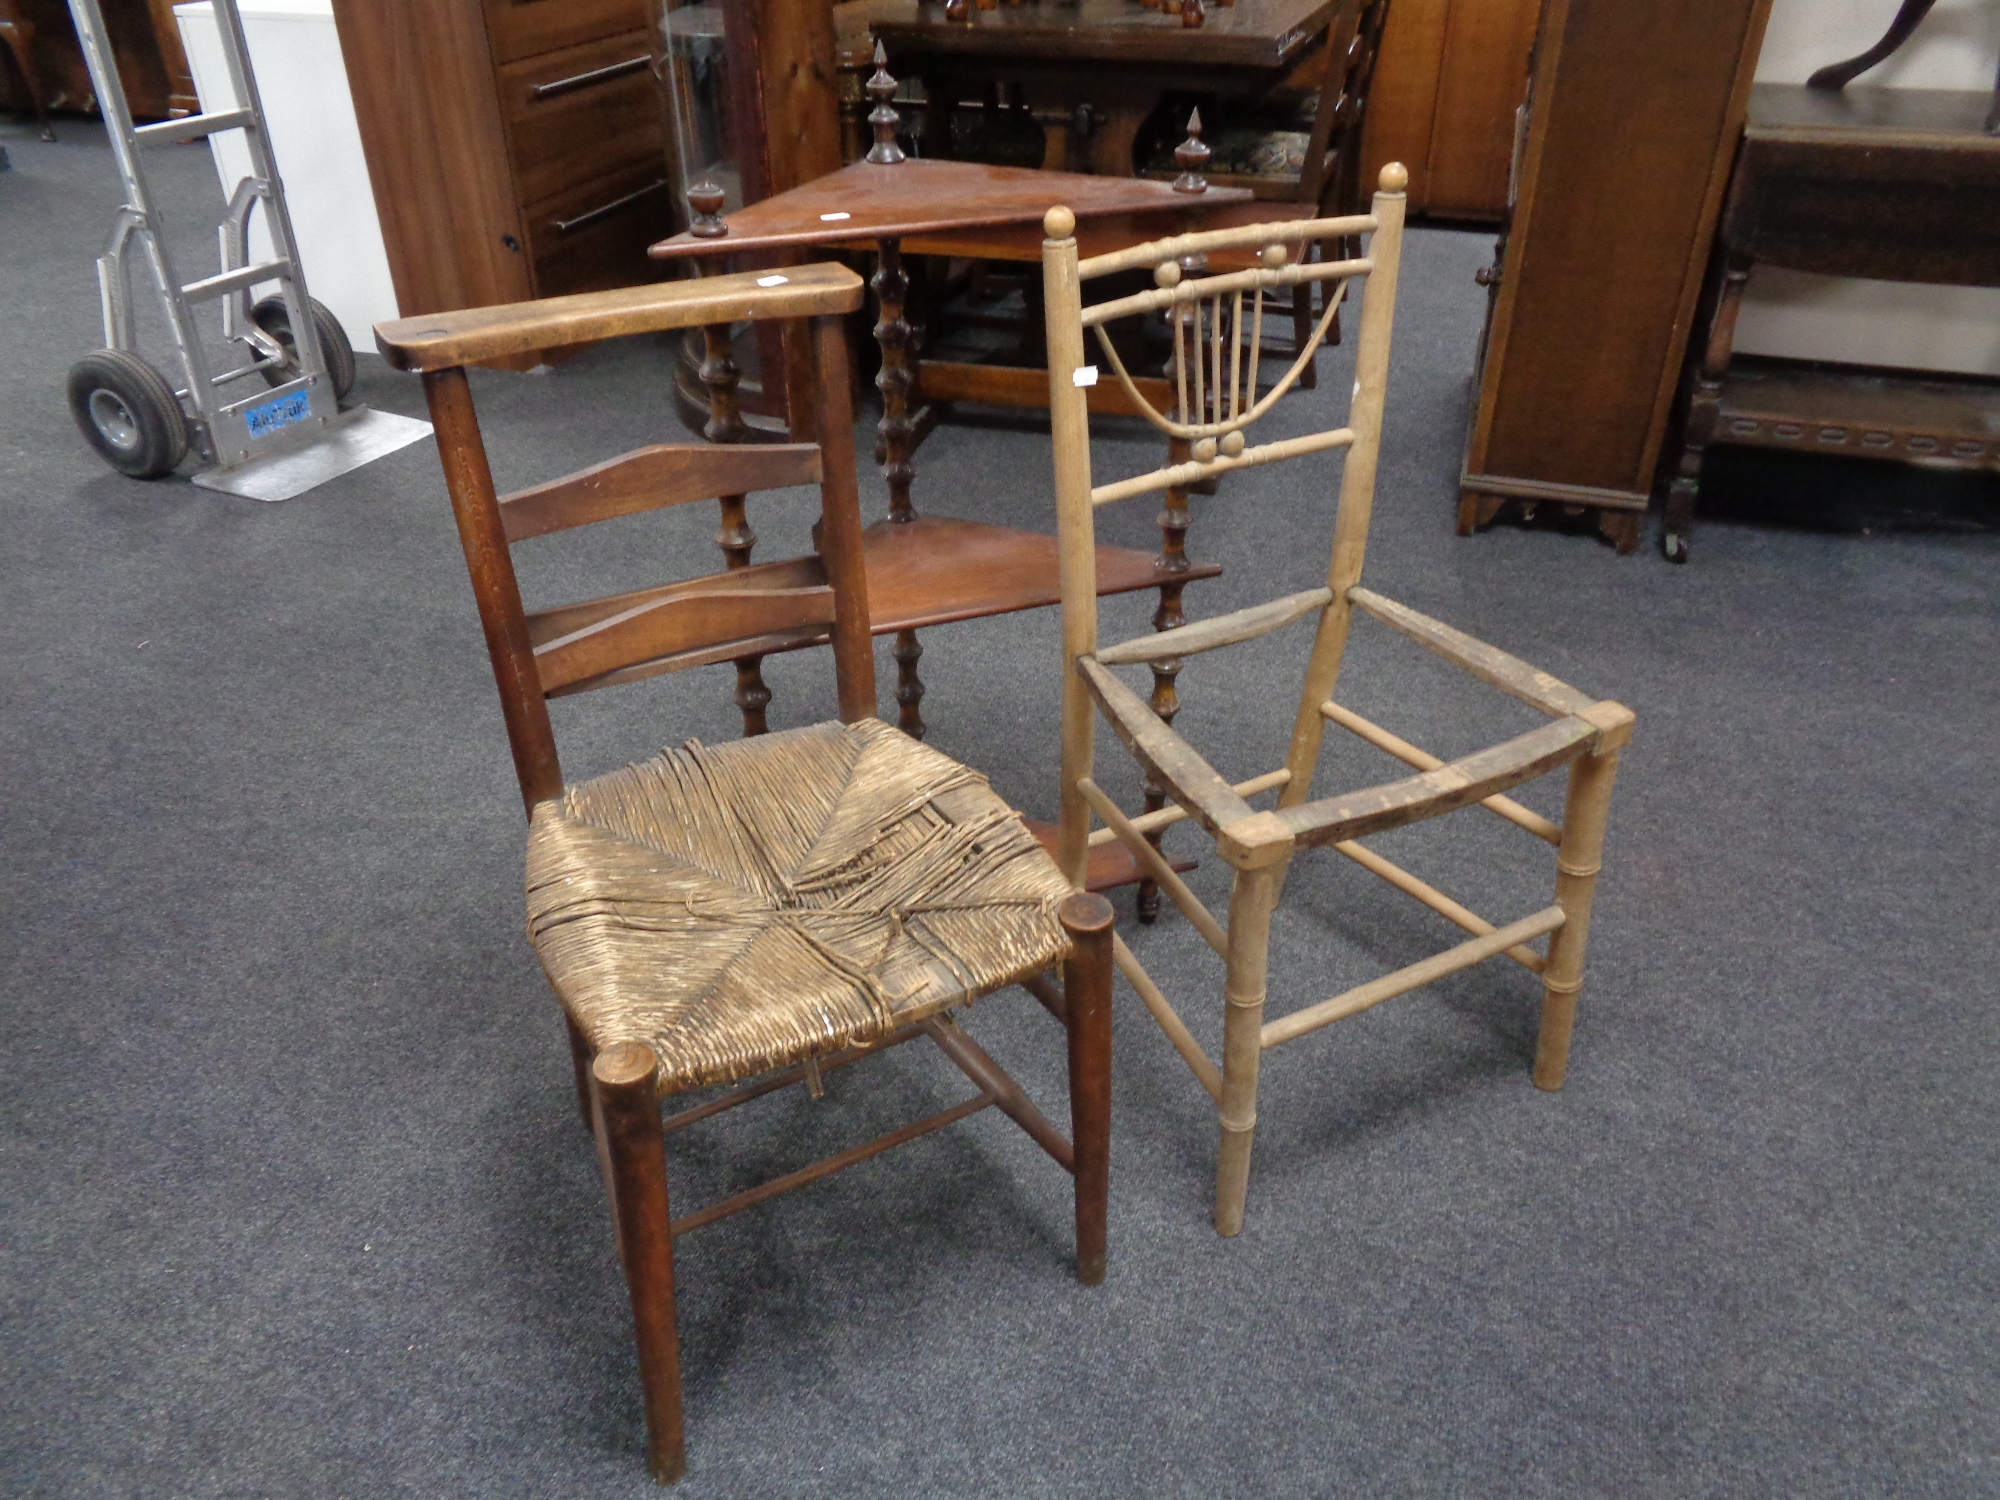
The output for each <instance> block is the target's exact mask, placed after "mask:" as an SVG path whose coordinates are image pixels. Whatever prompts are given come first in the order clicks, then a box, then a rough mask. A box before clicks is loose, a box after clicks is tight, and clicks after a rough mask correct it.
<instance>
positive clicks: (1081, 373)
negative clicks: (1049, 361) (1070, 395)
mask: <svg viewBox="0 0 2000 1500" xmlns="http://www.w3.org/2000/svg"><path fill="white" fill-rule="evenodd" d="M1069 378H1070V381H1071V383H1072V384H1074V385H1079V386H1085V385H1096V384H1097V366H1096V365H1084V366H1083V367H1082V368H1081V369H1076V370H1072V371H1070V375H1069Z"/></svg>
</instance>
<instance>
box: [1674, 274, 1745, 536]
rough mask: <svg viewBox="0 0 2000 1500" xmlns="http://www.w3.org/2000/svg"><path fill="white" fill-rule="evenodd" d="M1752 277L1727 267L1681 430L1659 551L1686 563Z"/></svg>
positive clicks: (1696, 370)
mask: <svg viewBox="0 0 2000 1500" xmlns="http://www.w3.org/2000/svg"><path fill="white" fill-rule="evenodd" d="M1749 279H1750V267H1749V265H1748V264H1747V263H1745V262H1741V261H1732V262H1730V263H1729V264H1727V265H1726V266H1725V268H1724V270H1723V273H1722V287H1721V290H1720V291H1719V292H1718V293H1717V295H1716V299H1715V316H1714V318H1713V319H1711V320H1710V322H1709V325H1708V342H1707V343H1706V344H1704V345H1703V346H1702V351H1701V363H1700V364H1699V365H1698V366H1697V367H1696V369H1695V380H1694V389H1693V391H1692V392H1690V393H1689V396H1688V411H1687V421H1686V423H1685V425H1684V426H1683V428H1682V431H1681V456H1680V462H1679V463H1678V464H1676V465H1675V468H1674V481H1673V484H1672V485H1671V486H1669V487H1668V490H1667V514H1666V523H1665V526H1664V527H1663V529H1662V532H1661V536H1660V550H1661V551H1663V552H1664V553H1666V555H1667V558H1668V560H1669V561H1671V562H1686V561H1687V555H1688V538H1689V536H1690V535H1691V534H1692V533H1693V531H1694V508H1695V502H1696V501H1697V500H1698V499H1699V498H1700V495H1701V460H1702V455H1703V454H1704V453H1706V452H1707V450H1708V445H1709V442H1710V440H1711V439H1713V438H1714V436H1715V422H1716V418H1717V417H1718V416H1719V415H1720V414H1721V411H1722V377H1723V376H1724V375H1726V374H1727V373H1728V372H1729V357H1730V354H1731V353H1732V352H1733V351H1734V349H1735V347H1736V312H1737V309H1738V308H1739V307H1740V306H1741V305H1742V302H1743V287H1744V284H1745V283H1746V282H1747V281H1749Z"/></svg>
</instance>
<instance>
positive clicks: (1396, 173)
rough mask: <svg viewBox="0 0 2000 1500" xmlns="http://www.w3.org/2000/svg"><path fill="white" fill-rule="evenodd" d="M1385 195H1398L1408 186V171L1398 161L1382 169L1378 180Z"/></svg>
mask: <svg viewBox="0 0 2000 1500" xmlns="http://www.w3.org/2000/svg"><path fill="white" fill-rule="evenodd" d="M1378 181H1379V183H1380V185H1381V188H1382V191H1383V192H1385V193H1400V192H1402V191H1403V189H1404V188H1406V187H1408V186H1409V185H1410V169H1409V168H1408V167H1406V166H1404V165H1403V164H1402V163H1401V162H1399V161H1392V162H1390V163H1389V164H1388V165H1387V166H1385V167H1383V168H1382V176H1381V177H1380V178H1379V179H1378Z"/></svg>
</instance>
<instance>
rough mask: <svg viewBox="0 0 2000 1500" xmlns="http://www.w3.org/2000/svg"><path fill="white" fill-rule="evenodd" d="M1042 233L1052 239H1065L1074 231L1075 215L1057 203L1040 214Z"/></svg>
mask: <svg viewBox="0 0 2000 1500" xmlns="http://www.w3.org/2000/svg"><path fill="white" fill-rule="evenodd" d="M1042 233H1043V234H1045V235H1047V236H1048V237H1049V238H1050V239H1052V240H1066V239H1068V238H1069V237H1070V236H1071V235H1073V234H1075V233H1076V215H1075V214H1073V213H1071V212H1070V211H1069V210H1068V209H1066V208H1064V207H1063V206H1062V205H1061V204H1060V203H1058V204H1057V205H1056V206H1055V207H1054V208H1052V209H1050V210H1049V211H1048V212H1047V213H1045V214H1043V215H1042Z"/></svg>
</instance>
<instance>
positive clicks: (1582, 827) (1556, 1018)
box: [1535, 750, 1618, 1090]
mask: <svg viewBox="0 0 2000 1500" xmlns="http://www.w3.org/2000/svg"><path fill="white" fill-rule="evenodd" d="M1617 775H1618V752H1617V751H1616V750H1611V751H1607V752H1605V753H1604V754H1602V755H1589V756H1585V757H1584V758H1583V759H1581V760H1577V761H1573V762H1571V764H1570V768H1569V793H1568V796H1567V797H1566V798H1565V799H1564V805H1563V836H1562V844H1561V846H1560V847H1559V848H1558V849H1557V850H1556V905H1558V906H1560V907H1561V908H1562V909H1563V924H1562V926H1560V927H1558V928H1557V929H1556V930H1555V932H1554V933H1552V934H1551V935H1550V937H1549V958H1548V963H1547V965H1546V966H1545V967H1544V968H1543V970H1542V1024H1541V1030H1540V1032H1539V1034H1538V1035H1537V1037H1536V1039H1535V1087H1536V1088H1541V1089H1550V1090H1554V1089H1559V1088H1561V1087H1562V1085H1563V1074H1564V1072H1565V1071H1566V1070H1567V1069H1568V1067H1569V1038H1570V1032H1571V1030H1572V1029H1573V1028H1574V1027H1575V1025H1576V997H1577V994H1578V992H1579V991H1581V990H1582V989H1583V951H1584V948H1585V946H1586V945H1587V944H1588V942H1589V941H1590V903H1591V897H1592V895H1593V894H1594V893H1595V891H1596V889H1597V871H1598V868H1599V864H1600V862H1601V860H1602V857H1603V851H1604V824H1605V821H1606V819H1607V818H1609V816H1610V813H1611V783H1612V781H1613V780H1614V779H1615V778H1616V777H1617Z"/></svg>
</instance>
